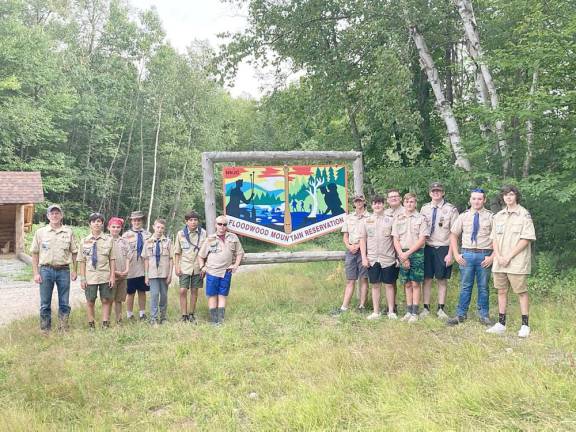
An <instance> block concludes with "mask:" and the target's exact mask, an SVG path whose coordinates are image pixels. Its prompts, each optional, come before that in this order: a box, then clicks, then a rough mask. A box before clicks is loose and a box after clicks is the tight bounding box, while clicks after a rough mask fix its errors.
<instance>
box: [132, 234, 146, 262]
mask: <svg viewBox="0 0 576 432" xmlns="http://www.w3.org/2000/svg"><path fill="white" fill-rule="evenodd" d="M132 232H135V233H136V235H137V236H138V242H137V243H136V259H137V260H138V259H139V258H142V251H143V250H144V236H143V235H142V230H140V231H136V230H135V229H134V228H132Z"/></svg>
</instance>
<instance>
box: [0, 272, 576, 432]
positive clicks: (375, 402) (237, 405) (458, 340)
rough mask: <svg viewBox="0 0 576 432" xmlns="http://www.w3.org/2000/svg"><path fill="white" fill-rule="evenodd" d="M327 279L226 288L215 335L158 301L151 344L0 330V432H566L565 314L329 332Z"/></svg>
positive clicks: (571, 361) (117, 337)
mask: <svg viewBox="0 0 576 432" xmlns="http://www.w3.org/2000/svg"><path fill="white" fill-rule="evenodd" d="M342 274H343V269H342V265H341V264H321V263H318V264H301V265H281V266H276V267H274V268H268V269H265V270H258V271H254V272H247V273H243V274H239V275H236V276H235V277H234V282H233V288H232V292H231V297H230V307H229V308H228V309H227V314H226V318H227V322H226V323H225V325H224V326H222V327H216V328H215V327H212V326H210V325H208V324H207V323H206V303H205V299H204V298H203V299H202V302H201V303H200V315H201V316H200V318H201V322H200V323H199V324H198V325H197V326H190V325H184V324H180V323H178V322H177V320H178V315H179V314H178V310H177V290H176V289H174V287H172V288H171V289H170V302H171V303H170V307H169V314H170V322H169V323H168V324H166V325H163V326H161V327H159V328H150V327H149V326H148V325H145V324H127V325H124V326H121V327H113V328H111V329H110V330H108V331H101V330H100V329H98V330H97V331H96V332H95V333H89V332H88V331H87V330H86V329H85V328H86V326H85V316H84V312H83V311H82V310H79V309H76V310H74V312H73V314H72V318H73V319H72V327H73V330H72V331H70V332H69V333H68V334H65V335H59V334H57V333H54V334H52V335H51V336H49V337H42V336H41V335H40V334H39V331H38V325H37V318H36V317H33V318H28V319H25V320H22V321H18V322H15V323H13V324H11V325H10V326H8V327H5V328H2V329H0V410H1V413H2V415H0V430H2V431H5V430H6V431H31V430H34V431H41V430H128V429H129V430H210V431H228V430H257V431H277V430H306V431H312V430H411V431H436V430H438V431H440V430H442V431H445V430H458V431H460V430H462V431H471V430H474V431H475V430H493V431H501V430H534V431H542V430H550V431H560V430H576V360H575V349H576V319H575V315H574V305H573V304H572V303H571V302H565V301H564V302H556V301H552V300H541V301H540V302H539V304H536V305H534V308H533V310H532V313H531V326H532V329H533V334H532V336H531V337H530V338H529V339H528V340H520V339H518V338H517V336H516V332H517V330H518V327H519V316H518V308H517V305H516V302H515V301H513V302H511V304H512V307H511V310H510V316H509V332H508V335H507V336H504V337H498V336H491V335H487V334H485V333H484V327H482V326H481V325H480V324H479V323H477V322H475V321H473V320H470V321H469V322H467V323H465V324H463V325H461V326H459V327H457V328H447V327H445V325H443V324H442V323H440V322H439V321H437V320H435V319H431V318H429V319H427V320H425V321H421V322H418V323H415V324H411V325H409V324H405V323H401V322H390V321H387V320H383V321H380V322H370V321H367V320H366V319H364V316H363V315H360V314H356V313H353V312H352V313H350V314H348V315H346V316H343V317H340V318H332V317H330V316H328V314H327V312H328V311H329V310H330V309H331V308H333V307H334V306H337V305H339V302H340V301H341V293H342V281H341V279H342ZM453 282H455V281H453ZM572 288H574V287H572ZM456 291H457V289H456V287H455V286H452V287H451V295H450V302H449V305H450V308H449V309H450V312H452V311H453V308H454V303H455V297H456ZM491 300H492V304H494V301H495V296H494V295H493V296H492V299H491ZM473 301H475V300H473ZM492 310H493V311H495V308H493V309H492Z"/></svg>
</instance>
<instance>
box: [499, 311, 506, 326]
mask: <svg viewBox="0 0 576 432" xmlns="http://www.w3.org/2000/svg"><path fill="white" fill-rule="evenodd" d="M498 322H499V323H500V324H502V325H503V326H505V325H506V314H505V313H503V314H501V313H499V314H498Z"/></svg>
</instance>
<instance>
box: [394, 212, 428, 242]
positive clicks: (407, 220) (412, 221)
mask: <svg viewBox="0 0 576 432" xmlns="http://www.w3.org/2000/svg"><path fill="white" fill-rule="evenodd" d="M429 234H430V228H429V227H428V221H427V220H426V217H425V216H424V215H422V214H420V213H418V212H417V211H415V212H414V213H412V214H411V215H407V214H406V213H405V212H403V213H400V214H399V215H398V216H396V217H395V218H394V223H393V224H392V236H393V237H397V238H398V241H399V242H400V246H402V250H406V249H410V248H411V247H412V246H413V245H414V243H416V242H417V241H418V239H419V238H420V237H422V236H428V235H429Z"/></svg>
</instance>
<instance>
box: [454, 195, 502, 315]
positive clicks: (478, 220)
mask: <svg viewBox="0 0 576 432" xmlns="http://www.w3.org/2000/svg"><path fill="white" fill-rule="evenodd" d="M485 202H486V194H485V192H484V190H482V189H474V190H473V191H472V192H471V193H470V205H471V208H470V209H469V210H466V211H465V212H464V213H462V214H460V216H458V218H456V221H455V222H454V225H453V226H452V228H451V230H450V244H451V245H452V253H453V254H454V258H455V260H456V262H457V263H458V264H459V265H460V298H459V300H458V306H457V308H456V316H455V317H454V318H451V319H449V320H448V321H447V324H448V325H457V324H460V323H462V322H464V321H465V320H466V317H467V314H468V307H469V306H470V300H471V298H472V289H473V287H474V280H476V284H477V286H478V314H479V315H480V322H481V323H482V324H484V325H490V324H492V323H491V322H490V318H489V308H490V304H489V298H490V297H489V296H490V294H489V290H488V283H489V281H490V266H491V265H492V261H493V259H494V257H493V249H492V240H490V232H491V231H492V219H493V217H494V215H493V214H492V212H491V211H489V210H486V209H485V208H484V204H485ZM460 236H461V237H462V249H461V250H460V249H459V247H458V239H459V238H460Z"/></svg>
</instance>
